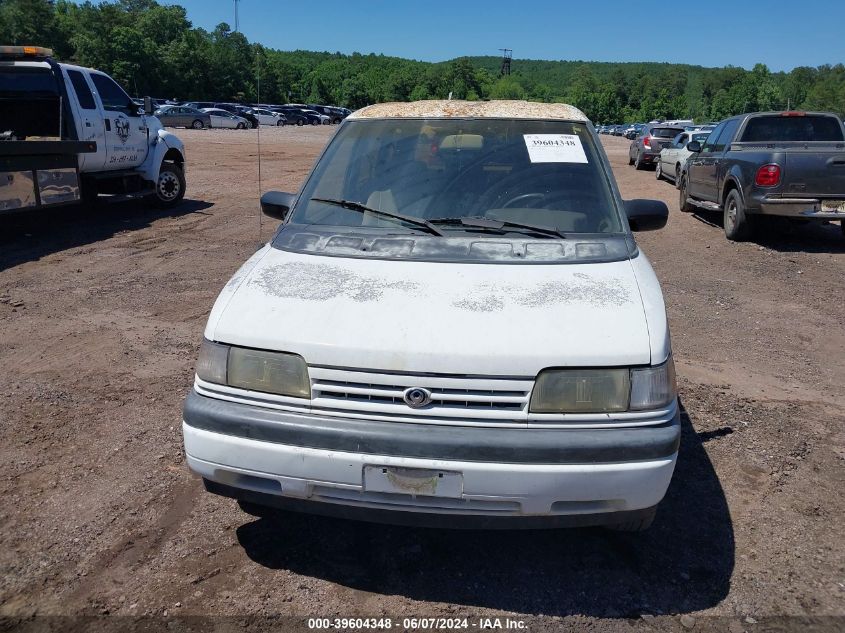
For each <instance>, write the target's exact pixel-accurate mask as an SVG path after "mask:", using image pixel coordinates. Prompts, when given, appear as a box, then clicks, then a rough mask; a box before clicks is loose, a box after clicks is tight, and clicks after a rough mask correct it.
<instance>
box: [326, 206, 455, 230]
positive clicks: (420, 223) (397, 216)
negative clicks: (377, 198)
mask: <svg viewBox="0 0 845 633" xmlns="http://www.w3.org/2000/svg"><path fill="white" fill-rule="evenodd" d="M311 200H313V201H314V202H325V203H326V204H333V205H336V206H338V207H343V208H344V209H349V210H350V211H358V212H359V213H372V214H373V215H380V216H382V217H385V218H392V219H394V220H400V221H401V222H406V223H407V224H411V225H413V226H416V227H419V228H421V229H425V230H426V231H427V232H429V233H431V234H432V235H439V236H440V237H445V233H443V231H441V230H440V229H438V228H437V227H436V226H434V225H433V224H432V223H431V222H429V221H428V220H422V219H420V218H412V217H411V216H409V215H402V214H401V213H391V212H390V211H382V210H381V209H373V208H372V207H368V206H367V205H365V204H361V203H360V202H355V201H353V200H338V199H336V198H311Z"/></svg>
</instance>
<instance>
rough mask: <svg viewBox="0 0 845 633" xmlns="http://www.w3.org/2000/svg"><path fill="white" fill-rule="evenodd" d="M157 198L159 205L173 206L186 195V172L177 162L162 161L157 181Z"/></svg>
mask: <svg viewBox="0 0 845 633" xmlns="http://www.w3.org/2000/svg"><path fill="white" fill-rule="evenodd" d="M154 196H155V200H156V204H157V205H158V206H159V207H162V208H167V207H173V206H175V205H177V204H179V203H180V202H181V201H182V198H184V197H185V174H184V173H183V172H182V168H181V167H180V166H179V165H177V164H176V163H162V164H161V170H160V171H159V173H158V181H157V182H156V190H155V194H154Z"/></svg>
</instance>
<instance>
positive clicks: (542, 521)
mask: <svg viewBox="0 0 845 633" xmlns="http://www.w3.org/2000/svg"><path fill="white" fill-rule="evenodd" d="M203 484H204V485H205V489H206V490H207V491H208V492H211V493H213V494H216V495H220V496H222V497H229V498H231V499H237V500H238V501H245V502H247V503H250V504H253V505H256V506H261V507H260V508H255V509H254V510H255V513H256V514H257V515H258V516H261V517H265V516H266V517H267V518H270V517H271V516H272V512H273V510H274V509H275V510H289V511H292V512H303V513H306V514H318V515H322V516H327V517H334V518H338V519H349V520H352V521H366V522H368V523H386V524H389V525H405V526H413V527H426V528H447V529H450V530H455V529H457V530H514V529H517V530H519V529H522V530H545V529H557V528H575V527H594V526H599V525H616V524H619V523H627V522H629V521H636V520H640V519H644V518H646V517H647V516H649V515H650V514H651V513H652V512H653V511H654V508H655V507H656V506H653V507H651V508H643V509H642V510H620V511H617V512H600V513H593V514H558V515H544V516H491V515H480V514H448V513H443V514H441V513H436V512H406V511H403V510H383V509H381V508H365V507H356V506H348V505H344V504H340V503H324V502H321V501H311V500H308V499H292V498H290V497H282V496H280V495H273V494H269V493H266V492H256V491H254V490H244V489H242V488H235V487H234V486H228V485H226V484H221V483H218V482H216V481H211V480H209V479H203ZM249 511H250V512H251V513H253V509H252V508H251V509H250V510H249Z"/></svg>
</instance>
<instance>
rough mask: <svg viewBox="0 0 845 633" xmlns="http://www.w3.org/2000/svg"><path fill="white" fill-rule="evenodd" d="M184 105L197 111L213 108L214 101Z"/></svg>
mask: <svg viewBox="0 0 845 633" xmlns="http://www.w3.org/2000/svg"><path fill="white" fill-rule="evenodd" d="M182 105H184V106H187V107H189V108H196V109H197V110H202V109H203V108H213V107H214V102H213V101H187V102H185V103H183V104H182Z"/></svg>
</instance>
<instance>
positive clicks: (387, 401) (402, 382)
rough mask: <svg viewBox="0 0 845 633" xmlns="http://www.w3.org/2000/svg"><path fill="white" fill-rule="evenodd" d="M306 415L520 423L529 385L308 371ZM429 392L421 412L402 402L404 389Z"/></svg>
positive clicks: (509, 380) (448, 378)
mask: <svg viewBox="0 0 845 633" xmlns="http://www.w3.org/2000/svg"><path fill="white" fill-rule="evenodd" d="M309 372H310V375H311V399H312V400H311V405H312V410H315V411H316V410H319V409H322V410H325V411H326V412H350V413H351V412H356V413H358V414H361V415H362V417H368V415H369V416H379V417H381V416H391V417H393V416H398V417H408V418H415V417H425V418H427V419H431V418H449V419H455V418H460V419H475V420H491V419H493V420H501V421H524V420H525V419H526V416H527V412H528V400H529V398H530V396H531V387H532V381H530V380H512V379H501V378H463V377H452V376H436V375H435V376H412V375H394V374H380V373H371V372H363V371H350V370H340V369H326V368H320V367H312V368H310V369H309ZM414 387H418V388H422V389H426V390H428V391H429V392H430V393H431V401H430V402H429V403H428V404H426V405H425V406H423V407H421V408H413V407H411V406H409V405H408V404H407V403H406V402H405V398H404V394H405V391H406V390H407V389H410V388H414Z"/></svg>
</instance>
